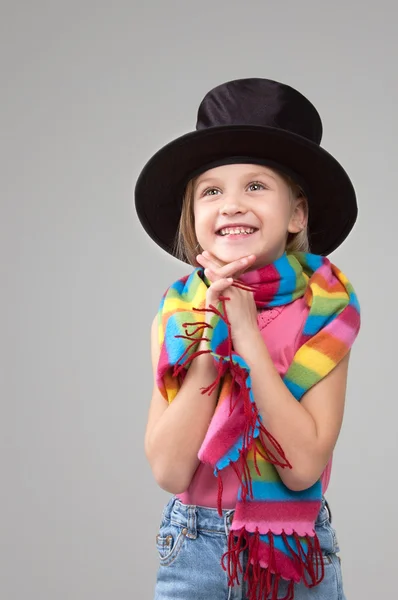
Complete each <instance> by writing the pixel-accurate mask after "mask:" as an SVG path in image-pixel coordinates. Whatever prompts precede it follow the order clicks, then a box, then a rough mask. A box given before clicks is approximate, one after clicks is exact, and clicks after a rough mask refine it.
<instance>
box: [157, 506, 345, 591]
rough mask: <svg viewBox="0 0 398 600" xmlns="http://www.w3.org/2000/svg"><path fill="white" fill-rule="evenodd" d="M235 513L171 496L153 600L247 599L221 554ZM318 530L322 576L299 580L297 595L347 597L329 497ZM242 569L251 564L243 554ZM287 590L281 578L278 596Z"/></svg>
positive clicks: (242, 584)
mask: <svg viewBox="0 0 398 600" xmlns="http://www.w3.org/2000/svg"><path fill="white" fill-rule="evenodd" d="M233 514H234V510H233V509H230V510H229V509H224V510H223V516H222V517H220V516H219V515H218V512H217V509H216V508H205V507H202V506H193V505H186V504H183V503H182V502H181V501H180V500H179V499H178V498H176V497H175V496H172V497H171V498H170V500H169V501H168V502H167V504H166V505H165V507H164V509H163V514H162V518H161V523H160V527H159V531H158V535H157V536H156V547H157V552H158V557H159V566H158V571H157V578H156V585H155V596H154V600H247V582H246V581H242V580H243V576H242V574H241V573H239V582H240V584H239V585H237V584H236V583H235V585H234V587H228V583H227V573H226V572H225V571H224V570H223V568H222V566H221V556H222V555H223V554H224V552H226V551H227V537H228V533H229V529H230V526H231V522H232V517H233ZM315 530H316V533H317V535H318V538H319V542H320V546H321V548H322V552H323V555H324V563H325V574H324V578H323V580H322V581H321V583H319V584H318V585H316V586H315V587H313V588H307V587H306V586H305V584H304V583H299V584H295V588H294V598H295V600H346V598H345V595H344V592H343V582H342V572H341V564H340V558H339V557H338V556H337V554H336V552H338V551H339V546H338V542H337V538H336V532H335V530H334V529H333V527H332V526H331V522H330V514H329V511H328V508H327V503H326V500H325V498H323V499H322V506H321V509H320V511H319V514H318V517H317V520H316V522H315ZM242 563H243V570H245V567H246V564H247V556H246V552H244V553H243V556H242ZM286 592H287V582H286V581H284V580H281V582H280V592H279V595H278V598H283V597H284V596H285V595H286Z"/></svg>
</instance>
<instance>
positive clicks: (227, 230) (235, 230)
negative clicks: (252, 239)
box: [216, 227, 258, 237]
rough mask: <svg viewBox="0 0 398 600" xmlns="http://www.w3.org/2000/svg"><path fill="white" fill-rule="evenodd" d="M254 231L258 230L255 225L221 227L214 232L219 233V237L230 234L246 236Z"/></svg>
mask: <svg viewBox="0 0 398 600" xmlns="http://www.w3.org/2000/svg"><path fill="white" fill-rule="evenodd" d="M256 231H258V229H257V228H256V227H223V228H222V229H219V230H218V231H216V234H217V235H220V236H221V237H228V236H230V235H241V236H248V235H252V234H253V233H255V232H256Z"/></svg>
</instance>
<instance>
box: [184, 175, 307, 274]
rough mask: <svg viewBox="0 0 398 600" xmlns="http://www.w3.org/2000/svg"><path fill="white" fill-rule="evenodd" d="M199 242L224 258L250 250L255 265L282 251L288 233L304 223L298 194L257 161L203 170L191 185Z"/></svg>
mask: <svg viewBox="0 0 398 600" xmlns="http://www.w3.org/2000/svg"><path fill="white" fill-rule="evenodd" d="M193 208H194V218H195V232H196V237H197V239H198V242H199V244H200V246H201V247H202V248H203V250H208V251H209V252H211V253H212V254H213V255H214V256H216V257H217V258H218V259H219V260H220V261H221V262H223V263H230V262H232V261H234V260H237V259H239V258H242V257H244V256H248V255H250V254H255V255H256V257H257V260H256V262H255V263H254V265H253V266H252V268H258V267H261V266H264V265H266V264H269V263H271V262H273V261H275V260H276V259H277V258H279V257H280V256H282V254H283V253H284V251H285V248H286V240H287V234H288V233H289V232H290V233H298V232H299V231H301V230H302V229H304V227H305V223H306V212H305V203H304V200H303V199H293V198H292V192H291V190H290V188H289V186H288V185H287V183H286V182H285V181H284V180H283V179H282V177H281V176H280V175H279V174H278V173H276V172H275V171H273V170H272V169H270V168H269V167H263V166H259V165H249V164H248V165H246V164H231V165H223V166H221V167H216V168H214V169H210V170H209V171H206V172H205V173H202V174H201V175H200V176H199V177H198V178H197V180H196V182H195V186H194V204H193Z"/></svg>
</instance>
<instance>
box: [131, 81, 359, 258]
mask: <svg viewBox="0 0 398 600" xmlns="http://www.w3.org/2000/svg"><path fill="white" fill-rule="evenodd" d="M321 138H322V121H321V118H320V116H319V114H318V112H317V110H316V109H315V107H314V106H313V104H312V103H311V102H310V101H309V100H307V98H305V97H304V96H303V95H302V94H301V93H300V92H298V91H297V90H295V89H293V88H292V87H290V86H288V85H285V84H282V83H278V82H276V81H271V80H269V79H258V78H251V79H238V80H234V81H230V82H227V83H224V84H222V85H219V86H217V87H215V88H214V89H212V90H211V91H210V92H208V93H207V94H206V96H205V97H204V99H203V100H202V102H201V104H200V106H199V110H198V118H197V124H196V131H193V132H190V133H187V134H185V135H183V136H181V137H178V138H177V139H175V140H173V141H172V142H170V143H168V144H167V145H166V146H164V147H163V148H161V149H160V150H158V152H156V154H154V156H152V158H151V159H150V160H149V161H148V162H147V164H146V165H145V166H144V168H143V169H142V171H141V173H140V175H139V177H138V180H137V183H136V186H135V206H136V210H137V214H138V217H139V219H140V221H141V224H142V225H143V227H144V229H145V231H146V232H147V233H148V235H149V236H150V237H151V238H152V239H153V240H154V241H155V242H156V243H157V244H158V245H159V246H160V247H161V248H163V249H164V250H166V251H167V252H169V253H170V254H174V244H175V238H176V233H177V230H178V224H179V219H180V215H181V206H182V199H183V195H184V191H185V187H186V185H187V183H188V181H189V180H190V179H191V178H192V177H193V176H196V175H198V174H199V173H200V172H203V171H205V170H207V169H208V168H211V167H213V166H215V165H217V164H224V163H226V162H234V161H235V158H234V157H236V162H239V161H240V162H242V157H246V158H247V160H245V162H249V163H250V162H254V163H258V162H259V163H261V164H269V165H270V166H271V167H272V166H273V167H275V168H278V169H279V170H281V171H284V172H286V173H288V174H290V175H291V176H292V177H293V179H295V181H296V183H299V184H300V185H301V187H303V189H304V192H305V194H306V197H307V199H308V206H309V215H308V234H309V242H310V249H311V252H312V253H314V254H320V255H323V256H326V255H327V254H329V253H331V252H333V250H335V249H336V248H337V247H338V246H339V245H340V244H341V243H342V242H343V241H344V239H345V238H346V237H347V235H348V234H349V232H350V231H351V229H352V228H353V226H354V223H355V221H356V218H357V213H358V208H357V202H356V197H355V191H354V188H353V185H352V183H351V181H350V179H349V177H348V175H347V173H346V172H345V170H344V169H343V167H342V166H341V165H340V164H339V162H338V161H337V160H336V159H335V158H334V157H333V156H332V155H331V154H329V153H328V152H327V151H326V150H324V149H323V148H321V146H320V142H321ZM250 159H251V160H250Z"/></svg>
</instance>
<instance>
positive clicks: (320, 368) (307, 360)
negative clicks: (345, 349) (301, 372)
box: [295, 346, 336, 377]
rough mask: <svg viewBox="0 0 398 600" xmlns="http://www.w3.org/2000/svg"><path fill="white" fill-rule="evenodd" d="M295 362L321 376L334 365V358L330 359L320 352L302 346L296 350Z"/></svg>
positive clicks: (328, 371)
mask: <svg viewBox="0 0 398 600" xmlns="http://www.w3.org/2000/svg"><path fill="white" fill-rule="evenodd" d="M295 362H296V363H298V364H300V365H302V366H303V367H307V368H308V369H311V371H315V372H316V373H318V374H319V375H321V376H322V377H325V376H326V375H327V374H328V373H330V371H331V370H332V369H333V368H334V367H335V366H336V363H335V361H334V360H331V359H330V358H329V357H328V356H326V355H325V354H323V353H322V352H318V350H315V349H314V348H308V347H306V346H302V347H301V348H300V350H299V351H298V352H297V354H296V357H295Z"/></svg>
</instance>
